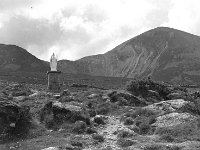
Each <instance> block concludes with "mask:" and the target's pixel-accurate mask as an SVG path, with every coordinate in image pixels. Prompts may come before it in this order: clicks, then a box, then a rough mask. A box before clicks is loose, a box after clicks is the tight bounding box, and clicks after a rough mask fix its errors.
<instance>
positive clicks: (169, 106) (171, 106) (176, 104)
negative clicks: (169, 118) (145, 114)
mask: <svg viewBox="0 0 200 150" xmlns="http://www.w3.org/2000/svg"><path fill="white" fill-rule="evenodd" d="M187 103H188V102H187V101H185V100H183V99H174V100H168V101H161V102H159V103H154V104H152V105H149V106H146V107H144V108H143V109H148V110H151V111H153V112H155V113H157V114H158V115H162V114H164V113H171V112H174V111H176V110H178V109H179V108H181V107H183V106H185V105H186V104H187Z"/></svg>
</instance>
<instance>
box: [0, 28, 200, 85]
mask: <svg viewBox="0 0 200 150" xmlns="http://www.w3.org/2000/svg"><path fill="white" fill-rule="evenodd" d="M0 52H1V48H0ZM0 56H1V53H0ZM31 58H33V57H31ZM35 59H36V58H35ZM199 60H200V37H199V36H197V35H193V34H190V33H187V32H184V31H180V30H177V29H173V28H168V27H157V28H155V29H151V30H149V31H147V32H144V33H142V34H140V35H138V36H136V37H133V38H131V39H129V40H127V41H125V42H123V43H122V44H120V45H118V46H116V47H115V48H113V49H112V50H110V51H108V52H106V53H104V54H99V55H92V56H86V57H83V58H80V59H78V60H76V61H70V60H59V61H58V70H61V71H62V72H64V73H73V74H87V75H92V76H110V77H125V78H126V77H128V78H143V77H147V76H152V78H153V79H155V80H161V81H170V82H184V81H186V82H190V83H194V82H199V81H200V79H198V76H199V73H200V61H199ZM34 61H35V62H38V64H40V66H43V67H44V68H43V70H45V71H47V70H48V69H49V64H48V63H47V62H44V61H42V60H37V61H36V60H34ZM30 64H31V62H30ZM41 64H43V65H41ZM4 68H5V67H4ZM7 68H9V67H7ZM25 68H27V67H25ZM29 68H30V70H31V69H32V71H35V70H37V69H34V67H30V66H29ZM1 69H2V65H1V63H0V70H1ZM41 69H42V68H40V69H38V71H41ZM16 70H18V69H16ZM24 70H26V69H24Z"/></svg>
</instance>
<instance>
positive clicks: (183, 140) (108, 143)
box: [0, 79, 200, 150]
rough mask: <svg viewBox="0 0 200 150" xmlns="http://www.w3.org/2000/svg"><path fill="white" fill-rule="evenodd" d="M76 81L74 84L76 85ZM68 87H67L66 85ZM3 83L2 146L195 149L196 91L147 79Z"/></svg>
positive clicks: (199, 131)
mask: <svg viewBox="0 0 200 150" xmlns="http://www.w3.org/2000/svg"><path fill="white" fill-rule="evenodd" d="M75 85H76V86H75ZM67 89H68V90H67ZM67 89H66V88H64V89H63V90H62V92H61V93H60V94H55V93H50V92H48V91H46V87H45V85H39V84H27V83H26V84H25V83H23V84H19V83H14V82H7V81H1V84H0V123H1V127H0V133H1V135H0V143H1V145H0V149H2V150H3V149H27V150H34V149H36V150H37V149H38V150H40V149H45V148H48V147H54V148H55V149H56V148H57V149H72V150H75V149H76V150H77V149H88V150H89V149H92V150H95V149H102V150H106V149H107V150H108V149H109V150H110V149H113V150H115V149H139V150H156V149H159V150H179V149H180V150H184V149H185V150H186V149H187V150H189V149H191V150H193V149H194V150H195V149H197V147H198V146H200V142H199V141H200V139H199V137H200V118H199V115H200V103H199V97H200V94H199V93H198V92H194V93H190V92H188V90H187V89H186V88H181V87H175V86H169V85H166V84H163V83H159V82H155V81H152V80H151V79H146V80H133V81H131V82H127V85H126V86H125V88H124V89H103V88H102V87H101V88H98V86H97V85H93V86H91V85H90V86H85V83H84V84H71V85H68V87H67Z"/></svg>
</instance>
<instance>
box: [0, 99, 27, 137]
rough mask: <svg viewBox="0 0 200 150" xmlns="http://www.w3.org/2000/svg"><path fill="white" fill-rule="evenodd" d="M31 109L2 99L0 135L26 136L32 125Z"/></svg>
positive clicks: (0, 105) (0, 101)
mask: <svg viewBox="0 0 200 150" xmlns="http://www.w3.org/2000/svg"><path fill="white" fill-rule="evenodd" d="M29 110H30V108H29V107H28V106H27V107H26V106H23V107H22V106H20V105H18V104H16V103H14V102H11V101H9V100H6V101H5V100H4V99H1V98H0V114H1V115H0V124H1V125H0V134H2V135H13V136H14V135H16V136H17V135H18V134H19V135H26V134H27V133H28V131H29V127H30V123H31V115H30V113H29Z"/></svg>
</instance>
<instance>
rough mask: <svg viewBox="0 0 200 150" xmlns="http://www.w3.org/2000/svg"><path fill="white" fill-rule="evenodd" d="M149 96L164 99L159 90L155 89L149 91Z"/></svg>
mask: <svg viewBox="0 0 200 150" xmlns="http://www.w3.org/2000/svg"><path fill="white" fill-rule="evenodd" d="M147 97H151V98H154V99H157V100H159V101H161V100H162V98H161V97H160V94H159V93H158V92H157V91H153V90H148V91H147Z"/></svg>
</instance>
